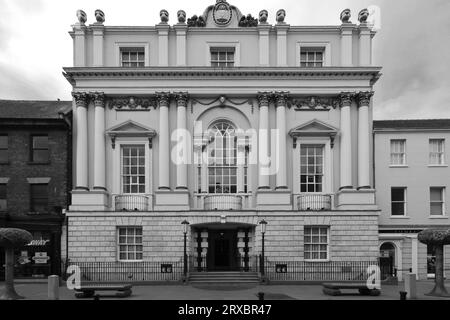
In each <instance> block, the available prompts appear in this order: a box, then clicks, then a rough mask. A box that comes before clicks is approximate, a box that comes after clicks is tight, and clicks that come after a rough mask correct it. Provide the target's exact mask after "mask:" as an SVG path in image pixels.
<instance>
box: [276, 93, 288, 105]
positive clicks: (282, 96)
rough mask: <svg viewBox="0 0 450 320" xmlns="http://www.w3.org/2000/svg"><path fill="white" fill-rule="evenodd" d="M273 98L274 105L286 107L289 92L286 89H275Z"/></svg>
mask: <svg viewBox="0 0 450 320" xmlns="http://www.w3.org/2000/svg"><path fill="white" fill-rule="evenodd" d="M273 97H274V98H275V105H276V106H277V107H286V106H287V102H288V99H289V92H287V91H276V92H274V94H273Z"/></svg>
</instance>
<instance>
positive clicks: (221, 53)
mask: <svg viewBox="0 0 450 320" xmlns="http://www.w3.org/2000/svg"><path fill="white" fill-rule="evenodd" d="M210 50H211V67H221V68H225V67H234V65H235V61H234V58H235V48H234V47H212V48H211V49H210Z"/></svg>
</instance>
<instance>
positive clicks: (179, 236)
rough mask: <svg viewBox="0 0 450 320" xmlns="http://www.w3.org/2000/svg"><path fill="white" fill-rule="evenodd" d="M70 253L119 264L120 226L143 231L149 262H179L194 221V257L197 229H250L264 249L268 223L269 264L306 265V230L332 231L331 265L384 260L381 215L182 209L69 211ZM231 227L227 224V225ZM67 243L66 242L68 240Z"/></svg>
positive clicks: (191, 237) (257, 249)
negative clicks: (186, 226)
mask: <svg viewBox="0 0 450 320" xmlns="http://www.w3.org/2000/svg"><path fill="white" fill-rule="evenodd" d="M67 215H68V217H69V220H68V221H69V225H68V252H69V258H70V259H71V260H72V261H85V262H90V261H92V262H93V261H97V262H100V261H117V260H118V256H117V254H118V253H117V251H118V248H117V246H118V244H117V242H118V231H117V230H118V227H121V226H124V227H125V226H126V227H130V226H139V227H142V229H143V259H144V260H146V261H174V260H176V261H178V260H180V259H181V258H182V257H183V249H184V246H183V245H184V235H183V227H182V225H181V222H182V221H183V220H185V219H186V220H188V221H189V223H190V231H189V232H188V234H187V247H188V253H189V254H191V253H194V251H195V250H194V248H196V246H197V244H196V243H195V241H191V240H194V230H198V227H199V226H200V227H201V229H205V228H207V227H208V225H209V226H212V225H215V228H216V229H217V228H220V227H221V226H224V225H226V226H227V227H230V226H232V227H233V228H236V229H239V228H241V227H242V228H246V229H250V230H251V233H252V234H253V235H254V236H252V237H251V240H250V241H251V242H252V243H250V246H251V248H253V252H254V253H255V254H259V253H260V251H261V240H262V237H261V233H260V227H259V225H258V222H259V221H260V220H262V219H265V220H266V221H267V222H268V225H267V232H266V234H265V255H266V257H267V259H269V260H277V261H283V260H285V261H303V260H304V228H305V226H324V227H329V239H328V241H329V260H330V261H375V260H376V259H377V257H378V212H377V211H348V212H346V211H329V212H328V211H327V212H308V213H305V212H296V211H280V212H276V211H275V212H274V211H240V212H235V211H211V212H204V211H203V212H196V211H180V212H68V214H67ZM224 217H225V221H226V223H225V224H223V223H222V224H221V221H222V222H223V221H224ZM63 241H65V239H64V240H63Z"/></svg>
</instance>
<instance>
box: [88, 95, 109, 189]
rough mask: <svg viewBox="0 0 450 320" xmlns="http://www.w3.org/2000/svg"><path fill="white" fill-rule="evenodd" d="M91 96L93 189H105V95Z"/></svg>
mask: <svg viewBox="0 0 450 320" xmlns="http://www.w3.org/2000/svg"><path fill="white" fill-rule="evenodd" d="M91 97H92V100H93V101H94V107H95V128H94V189H98V190H106V175H105V174H106V171H105V168H106V156H105V148H106V144H105V95H104V94H103V93H102V92H95V93H93V94H92V95H91Z"/></svg>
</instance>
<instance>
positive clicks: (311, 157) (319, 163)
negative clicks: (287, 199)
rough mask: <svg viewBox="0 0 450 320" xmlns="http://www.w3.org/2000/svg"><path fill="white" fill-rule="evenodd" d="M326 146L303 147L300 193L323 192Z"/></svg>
mask: <svg viewBox="0 0 450 320" xmlns="http://www.w3.org/2000/svg"><path fill="white" fill-rule="evenodd" d="M324 150H325V146H324V145H301V147H300V192H302V193H315V192H323V189H324V188H323V183H324V181H323V177H324Z"/></svg>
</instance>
